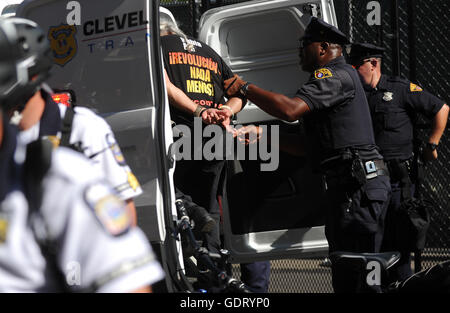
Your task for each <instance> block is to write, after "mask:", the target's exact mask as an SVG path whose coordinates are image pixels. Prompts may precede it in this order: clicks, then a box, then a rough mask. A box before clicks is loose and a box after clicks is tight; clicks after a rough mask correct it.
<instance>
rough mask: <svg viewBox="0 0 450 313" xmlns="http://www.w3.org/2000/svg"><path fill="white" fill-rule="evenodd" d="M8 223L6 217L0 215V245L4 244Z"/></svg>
mask: <svg viewBox="0 0 450 313" xmlns="http://www.w3.org/2000/svg"><path fill="white" fill-rule="evenodd" d="M8 226H9V221H8V218H7V216H6V215H0V244H2V243H5V241H6V234H7V233H8Z"/></svg>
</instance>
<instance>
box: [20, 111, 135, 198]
mask: <svg viewBox="0 0 450 313" xmlns="http://www.w3.org/2000/svg"><path fill="white" fill-rule="evenodd" d="M58 106H59V109H60V113H61V119H64V115H65V113H66V109H67V107H66V106H65V105H63V104H58ZM74 110H75V115H74V118H73V122H72V133H71V136H70V144H75V143H80V144H81V148H82V151H83V153H84V155H86V156H87V157H88V158H90V159H91V160H92V162H93V163H94V165H95V167H96V168H97V169H98V170H99V171H101V172H102V173H103V174H104V175H105V177H106V179H107V181H108V182H109V183H110V184H111V186H113V188H114V189H115V190H116V192H117V194H118V195H119V197H120V198H121V199H122V200H127V199H131V198H134V197H136V196H138V195H140V194H141V193H142V189H141V187H140V185H139V182H138V180H137V179H136V177H135V176H134V174H133V173H132V171H131V169H130V167H129V166H128V165H127V163H126V161H125V158H124V157H123V155H122V152H121V151H120V148H119V145H118V144H117V142H116V140H115V138H114V134H113V132H112V130H111V127H110V126H109V125H108V123H107V122H106V121H105V120H104V119H103V118H102V117H100V116H99V115H97V114H95V113H94V112H93V111H92V110H90V109H88V108H84V107H75V108H74ZM39 127H40V124H39V123H37V124H36V125H34V126H33V127H31V128H30V129H28V130H26V131H22V132H21V133H20V134H19V141H20V142H21V143H23V144H27V143H29V142H31V141H34V140H36V139H37V138H38V137H39ZM59 137H61V134H60V133H59Z"/></svg>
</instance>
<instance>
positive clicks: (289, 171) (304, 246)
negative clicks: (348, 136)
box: [198, 0, 337, 262]
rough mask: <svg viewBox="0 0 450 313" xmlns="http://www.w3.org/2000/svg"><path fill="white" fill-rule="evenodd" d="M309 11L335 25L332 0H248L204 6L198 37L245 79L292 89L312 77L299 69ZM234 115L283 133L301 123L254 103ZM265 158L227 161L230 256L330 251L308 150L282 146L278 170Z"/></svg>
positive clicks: (227, 243) (238, 258)
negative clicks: (300, 152)
mask: <svg viewBox="0 0 450 313" xmlns="http://www.w3.org/2000/svg"><path fill="white" fill-rule="evenodd" d="M311 15H314V16H318V17H320V18H322V19H324V20H325V21H327V22H329V23H331V24H334V25H337V23H336V18H335V16H334V8H333V7H332V2H331V1H305V0H274V1H250V2H245V3H240V4H236V5H230V6H225V7H220V8H215V9H212V10H209V11H207V12H205V14H204V15H203V16H202V19H201V21H200V26H199V32H198V33H199V39H200V40H202V41H204V42H206V43H207V44H209V45H210V46H211V47H213V48H214V49H215V50H216V51H217V52H218V53H219V54H220V55H221V56H222V57H223V59H224V60H225V61H226V62H227V63H228V64H229V65H230V67H231V69H232V70H233V72H235V73H236V74H238V75H240V76H242V77H243V79H244V80H246V81H249V82H252V83H255V84H256V85H258V86H260V87H262V88H265V89H267V90H271V91H274V92H279V93H283V94H285V95H288V96H293V95H294V94H295V93H296V91H297V90H298V89H299V88H300V86H301V85H302V84H303V83H304V82H305V81H306V80H307V79H308V77H309V73H305V72H302V71H301V68H300V65H299V50H298V48H299V38H300V37H301V36H302V35H303V33H304V29H305V27H306V25H307V23H308V22H309V18H310V16H311ZM237 123H238V124H249V123H253V124H265V125H278V126H279V129H280V132H283V133H298V132H300V133H301V131H302V129H301V125H302V123H301V121H300V122H299V123H285V122H282V121H280V120H277V119H275V118H274V117H272V116H270V115H268V114H266V113H265V112H263V111H261V110H260V109H259V108H258V107H257V106H255V105H254V104H252V103H249V104H248V105H247V106H246V107H245V108H244V110H243V111H242V112H241V113H239V114H238V117H237ZM294 144H295V143H294ZM261 162H262V163H264V161H262V160H256V161H249V160H248V159H247V160H240V161H238V160H237V161H231V162H229V163H230V164H229V165H230V166H229V168H230V171H229V177H228V199H229V203H228V208H227V206H224V210H223V221H224V223H223V226H224V227H223V232H224V238H225V246H226V248H227V249H228V250H229V251H230V252H231V256H232V261H233V262H251V261H254V260H264V259H279V258H295V257H309V256H317V255H322V254H325V253H326V252H327V250H328V244H327V240H326V238H325V233H324V227H323V225H324V220H325V211H324V196H323V192H322V190H323V188H322V179H321V177H320V176H319V175H318V174H317V173H315V172H314V171H313V170H312V167H311V164H310V161H309V160H308V158H299V157H294V156H292V155H289V154H287V153H284V152H280V154H279V166H278V169H277V170H275V171H261V167H260V163H261Z"/></svg>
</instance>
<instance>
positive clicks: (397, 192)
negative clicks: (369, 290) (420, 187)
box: [382, 181, 415, 282]
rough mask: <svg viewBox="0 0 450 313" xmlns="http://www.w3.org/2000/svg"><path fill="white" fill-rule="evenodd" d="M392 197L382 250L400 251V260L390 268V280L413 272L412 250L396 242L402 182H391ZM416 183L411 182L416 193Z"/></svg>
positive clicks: (403, 277) (412, 189)
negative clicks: (407, 249) (406, 249)
mask: <svg viewBox="0 0 450 313" xmlns="http://www.w3.org/2000/svg"><path fill="white" fill-rule="evenodd" d="M391 188H392V197H391V201H390V203H389V207H388V211H387V215H386V227H385V231H384V238H383V244H382V251H399V252H400V253H401V257H400V260H399V261H398V262H397V263H396V264H395V265H394V266H393V267H392V269H389V282H395V281H397V280H398V281H400V280H404V279H406V278H408V277H409V276H411V275H412V274H413V271H412V269H411V251H405V250H404V249H402V247H400V246H399V245H398V243H397V242H396V226H397V225H396V218H395V212H397V211H398V209H399V208H400V205H401V203H402V189H401V186H400V182H398V181H397V182H395V181H394V182H391ZM414 192H415V185H414V184H411V194H412V195H414Z"/></svg>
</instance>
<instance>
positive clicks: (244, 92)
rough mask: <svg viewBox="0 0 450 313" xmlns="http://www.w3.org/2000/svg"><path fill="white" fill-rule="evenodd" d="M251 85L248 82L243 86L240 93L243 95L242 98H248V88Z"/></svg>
mask: <svg viewBox="0 0 450 313" xmlns="http://www.w3.org/2000/svg"><path fill="white" fill-rule="evenodd" d="M250 84H251V83H249V82H247V83H245V84H244V85H242V86H241V88H239V93H240V94H241V96H243V97H247V91H248V86H249V85H250Z"/></svg>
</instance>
